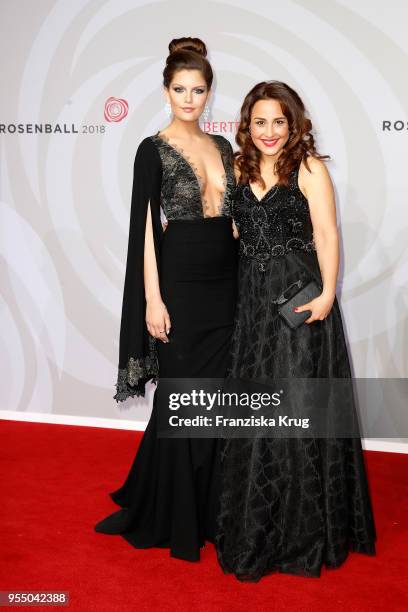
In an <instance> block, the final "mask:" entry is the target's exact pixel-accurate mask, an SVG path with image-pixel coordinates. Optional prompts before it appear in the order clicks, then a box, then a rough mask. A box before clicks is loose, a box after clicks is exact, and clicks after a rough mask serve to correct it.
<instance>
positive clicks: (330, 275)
mask: <svg viewBox="0 0 408 612" xmlns="http://www.w3.org/2000/svg"><path fill="white" fill-rule="evenodd" d="M307 161H308V165H309V167H310V170H311V172H309V171H308V170H307V168H306V167H305V166H304V164H303V163H302V165H301V170H300V172H299V187H300V188H301V190H302V191H303V192H304V195H305V196H306V197H307V200H308V202H309V210H310V217H311V221H312V225H313V237H314V242H315V245H316V252H317V258H318V261H319V267H320V272H321V275H322V281H323V291H322V293H321V295H320V296H319V297H318V298H315V299H314V300H312V301H311V302H309V303H308V304H303V305H302V306H299V307H298V308H297V309H296V312H302V310H311V311H312V314H311V316H310V317H309V318H308V319H306V321H305V322H306V323H311V322H312V321H316V320H323V319H325V318H326V317H327V315H328V314H329V312H330V310H331V308H332V305H333V302H334V298H335V296H336V284H337V275H338V270H339V237H338V231H337V222H336V204H335V196H334V189H333V184H332V181H331V178H330V175H329V172H328V170H327V168H326V165H325V164H324V162H323V161H321V160H320V159H317V158H315V157H309V158H308V160H307Z"/></svg>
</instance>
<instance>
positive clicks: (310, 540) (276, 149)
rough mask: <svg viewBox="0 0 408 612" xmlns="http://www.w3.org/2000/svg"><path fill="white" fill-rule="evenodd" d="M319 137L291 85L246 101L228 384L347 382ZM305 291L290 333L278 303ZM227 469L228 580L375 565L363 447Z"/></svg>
mask: <svg viewBox="0 0 408 612" xmlns="http://www.w3.org/2000/svg"><path fill="white" fill-rule="evenodd" d="M311 129H312V124H311V122H310V120H309V119H307V118H306V116H305V109H304V106H303V103H302V101H301V99H300V98H299V96H298V95H297V94H296V92H295V91H293V90H292V89H291V88H290V87H288V86H287V85H285V84H284V83H280V82H276V81H272V82H267V83H260V84H258V85H256V86H255V87H254V88H253V89H252V90H251V91H250V92H249V94H248V95H247V97H246V98H245V101H244V103H243V106H242V109H241V121H240V126H239V130H238V135H237V142H238V144H239V146H240V151H239V152H238V153H237V154H236V156H237V157H236V165H235V170H236V178H237V179H238V182H239V184H238V187H237V190H236V194H235V197H234V203H233V217H234V222H235V224H236V227H237V228H238V231H239V235H240V258H239V280H238V291H239V293H238V301H237V314H236V321H235V329H234V334H233V340H232V351H231V363H230V365H229V368H228V375H229V377H232V378H236V379H241V380H245V379H247V380H248V379H249V380H255V379H258V380H265V379H267V380H273V379H279V378H290V377H297V378H307V377H316V378H327V377H329V378H344V377H345V378H349V377H351V371H350V364H349V358H348V354H347V347H346V343H345V338H344V332H343V326H342V319H341V314H340V310H339V304H338V302H337V298H336V295H335V291H336V278H337V272H338V236H337V226H336V213H335V203H334V195H333V188H332V183H331V180H330V177H329V175H328V172H327V170H326V167H325V164H324V163H323V161H321V160H322V159H323V156H321V155H319V154H318V153H317V152H316V149H315V145H314V139H313V136H312V134H311V133H310V132H311ZM309 169H310V171H309ZM299 279H302V280H303V281H309V280H312V279H314V280H315V281H316V282H317V283H318V284H319V285H320V286H321V287H323V290H322V292H321V295H320V296H318V297H317V298H316V299H314V300H312V301H310V302H308V303H307V304H303V306H302V307H301V308H299V311H300V312H302V311H304V310H309V311H310V315H309V317H308V319H307V320H306V321H305V323H303V324H301V325H300V327H298V328H297V329H295V330H293V329H291V328H290V327H289V326H288V325H287V324H286V323H285V322H284V320H283V319H282V318H281V317H280V316H279V315H278V311H277V308H278V306H277V304H275V303H274V301H275V300H276V298H278V296H280V295H281V294H282V292H283V291H284V290H285V289H286V288H287V287H289V286H290V285H291V284H292V283H294V282H296V281H298V280H299ZM336 406H337V408H338V410H342V408H343V405H342V404H341V403H340V404H339V405H336ZM337 408H336V410H337ZM222 458H223V460H222V494H221V501H220V512H219V516H218V521H217V536H216V547H217V553H218V559H219V562H220V564H221V566H222V568H223V570H224V571H225V572H227V573H230V572H231V573H234V574H235V576H236V577H237V578H238V579H239V580H242V581H257V580H259V579H260V578H261V577H262V576H264V575H265V574H268V573H271V572H285V573H291V574H298V575H303V576H319V575H320V572H321V567H322V565H323V564H325V565H326V567H328V568H336V567H338V566H339V565H341V564H342V563H343V562H344V560H345V559H346V557H347V555H348V553H349V550H353V551H356V552H360V553H365V554H368V555H374V554H375V539H376V532H375V526H374V520H373V514H372V507H371V501H370V496H369V491H368V485H367V480H366V473H365V468H364V463H363V454H362V447H361V440H360V438H355V437H354V438H351V437H350V438H341V439H340V438H329V439H327V438H326V439H324V438H314V439H311V438H308V439H306V438H300V439H299V438H298V439H296V438H289V437H287V438H257V439H242V438H240V439H226V440H225V444H224V447H223V449H222Z"/></svg>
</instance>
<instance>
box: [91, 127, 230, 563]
mask: <svg viewBox="0 0 408 612" xmlns="http://www.w3.org/2000/svg"><path fill="white" fill-rule="evenodd" d="M211 138H212V139H213V142H214V145H215V146H216V147H217V149H218V151H219V153H220V156H221V159H222V162H223V167H224V175H223V179H224V187H225V191H224V194H223V198H222V200H221V201H220V206H219V211H218V215H217V216H215V217H209V216H207V214H208V210H207V209H206V206H205V200H204V198H203V197H202V195H203V194H202V192H201V190H202V183H201V179H200V177H199V175H198V174H197V171H196V169H195V167H194V166H193V165H192V164H191V163H190V162H189V160H188V158H186V157H185V155H184V154H183V151H182V150H181V149H179V148H176V147H175V146H174V145H172V144H170V142H169V141H168V140H167V138H165V137H164V136H162V135H160V134H159V133H157V134H155V135H154V136H150V137H148V138H146V139H144V141H142V143H141V145H140V146H139V149H138V153H137V155H136V160H135V174H134V183H133V195H132V211H131V221H130V234H129V247H128V262H127V272H126V280H125V290H124V299H123V309H122V323H121V342H120V359H119V376H118V383H117V394H116V396H115V397H116V399H117V400H118V401H121V400H124V399H126V398H127V397H128V396H133V395H140V394H143V393H144V385H145V382H146V381H147V380H149V379H156V378H158V382H157V384H158V386H160V377H162V378H172V377H176V378H200V377H204V378H206V377H223V376H224V375H225V371H226V366H227V360H228V354H229V347H230V342H231V335H232V330H233V319H234V311H235V302H236V274H237V241H236V240H234V238H233V235H232V221H231V195H232V192H233V189H234V186H235V185H234V181H235V179H234V174H233V168H232V148H231V145H230V143H229V142H228V140H226V139H225V138H224V137H222V136H215V135H214V136H211ZM149 202H150V207H151V212H152V221H153V233H154V239H155V247H156V259H157V262H158V270H159V278H160V289H161V296H162V299H163V302H164V303H165V305H166V307H167V309H168V312H169V315H170V318H171V326H172V327H171V333H170V335H169V338H170V342H169V343H168V344H164V343H162V342H159V341H153V340H152V338H151V337H150V336H149V335H148V334H147V330H146V327H145V321H144V312H145V302H144V287H143V244H144V242H143V238H144V227H145V220H146V210H147V205H148V203H149ZM160 207H161V209H162V211H163V212H164V214H165V216H166V218H167V221H168V226H167V229H166V231H165V232H164V233H163V231H162V225H161V222H160ZM135 262H136V263H135ZM135 278H137V279H138V280H137V286H136V288H135V286H134V283H135V281H134V279H135ZM135 312H136V313H137V316H136V315H135ZM132 339H133V340H132ZM157 429H158V402H157V390H156V392H155V395H154V400H153V409H152V414H151V417H150V420H149V423H148V426H147V428H146V431H145V433H144V435H143V438H142V440H141V443H140V446H139V449H138V452H137V454H136V457H135V459H134V461H133V464H132V465H131V467H130V470H129V473H128V476H127V478H126V480H125V482H124V483H123V485H122V486H121V487H120V488H119V489H117V490H115V491H113V492H112V493H110V496H111V498H112V499H113V501H114V502H115V503H116V504H118V505H119V506H120V507H121V508H120V509H119V510H117V511H116V512H114V513H113V514H111V515H109V516H108V517H106V518H105V519H103V520H102V521H100V522H99V523H98V524H97V525H96V527H95V529H96V531H98V532H102V533H105V534H120V535H122V536H123V537H124V538H125V539H126V540H127V541H128V542H129V543H130V544H132V545H133V546H135V547H137V548H147V547H151V546H158V547H168V548H169V549H170V554H171V556H173V557H178V558H181V559H184V560H187V561H196V560H198V559H199V558H200V547H202V546H203V545H204V543H205V540H209V541H213V540H214V534H215V519H216V514H217V505H218V500H219V462H220V443H221V441H220V440H219V439H208V438H206V439H203V438H194V439H186V438H173V439H170V438H158V437H157Z"/></svg>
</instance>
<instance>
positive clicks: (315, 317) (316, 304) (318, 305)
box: [294, 293, 335, 323]
mask: <svg viewBox="0 0 408 612" xmlns="http://www.w3.org/2000/svg"><path fill="white" fill-rule="evenodd" d="M334 298H335V295H326V294H325V293H321V294H320V295H319V297H317V298H314V300H311V301H310V302H307V304H302V305H301V306H298V307H297V308H294V311H295V312H303V311H304V310H311V311H312V313H311V315H310V317H309V318H308V319H306V321H305V323H313V321H323V319H325V318H326V317H327V315H328V314H329V312H330V311H331V309H332V306H333V302H334Z"/></svg>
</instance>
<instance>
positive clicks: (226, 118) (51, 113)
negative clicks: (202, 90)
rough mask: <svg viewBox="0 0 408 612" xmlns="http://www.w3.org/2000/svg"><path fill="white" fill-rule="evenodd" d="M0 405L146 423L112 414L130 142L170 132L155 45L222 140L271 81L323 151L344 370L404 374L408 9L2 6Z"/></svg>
mask: <svg viewBox="0 0 408 612" xmlns="http://www.w3.org/2000/svg"><path fill="white" fill-rule="evenodd" d="M0 10H1V19H0V23H1V25H0V28H1V37H0V45H1V59H0V62H1V85H2V87H1V91H2V94H1V96H0V139H1V146H0V178H1V193H0V200H1V201H0V236H1V241H0V254H1V257H0V266H1V271H0V275H1V297H0V299H1V318H0V326H1V327H0V342H1V389H0V409H2V410H15V411H21V412H36V413H56V414H60V415H72V416H78V417H83V416H85V417H105V418H111V419H115V418H116V419H141V420H143V419H145V418H147V417H148V415H149V413H150V409H151V397H152V387H151V386H150V388H149V393H148V394H147V396H146V398H145V399H144V400H143V399H137V400H136V399H135V400H133V401H127V402H126V403H125V404H116V402H115V401H114V400H113V398H112V396H113V394H114V392H115V388H114V384H115V381H116V371H117V357H118V339H119V324H120V310H121V302H122V289H123V281H124V271H125V260H126V249H127V233H128V222H129V207H130V194H131V186H132V169H133V160H134V155H135V151H136V148H137V145H138V143H139V142H140V140H141V139H142V138H144V137H145V136H148V135H151V134H153V133H155V132H156V131H157V130H158V129H162V128H163V127H164V126H165V125H166V124H167V122H168V119H167V116H166V113H165V99H164V96H163V91H162V70H163V67H164V61H165V58H166V56H167V52H168V43H169V41H170V40H171V39H172V38H175V37H180V36H198V37H200V38H202V39H203V40H204V41H205V43H206V44H207V46H208V48H209V59H210V61H211V63H212V65H213V68H214V71H215V74H216V78H215V83H214V88H213V89H214V95H213V99H212V102H211V115H210V117H209V121H208V123H206V124H205V125H203V126H202V127H203V129H205V130H207V131H212V132H214V133H219V134H220V133H221V134H223V135H224V136H226V137H227V138H229V140H230V141H231V143H232V144H233V146H234V147H236V144H235V130H236V120H237V118H238V114H239V108H240V105H241V103H242V100H243V98H244V96H245V94H246V93H247V92H248V91H249V89H250V88H251V87H252V86H253V85H254V84H255V83H257V82H259V81H262V80H268V79H277V80H282V81H285V82H286V83H288V84H289V85H291V86H292V87H293V88H295V89H296V90H297V91H298V92H299V93H300V95H301V96H302V98H303V100H304V102H305V104H306V106H307V108H308V110H309V112H310V115H311V117H312V120H313V123H314V128H315V135H316V138H317V142H318V147H319V150H320V151H321V152H323V153H328V154H330V155H331V156H332V161H330V162H328V168H329V171H330V173H331V176H332V178H333V181H334V183H335V188H336V196H337V208H338V219H339V226H340V233H341V251H342V253H341V270H340V275H339V283H338V297H339V299H340V300H341V307H342V312H343V316H344V322H345V328H346V334H347V339H348V343H349V347H350V352H351V357H352V361H353V368H354V374H355V375H356V376H359V377H384V378H388V377H404V376H407V363H408V342H407V338H408V335H407V329H408V327H407V303H408V289H407V276H408V272H407V261H408V256H407V254H408V251H407V235H406V228H407V223H408V201H407V185H408V171H407V141H408V131H407V130H408V112H407V106H408V88H407V83H406V72H407V51H408V38H407V36H406V24H407V21H408V5H406V4H405V3H404V2H399V1H397V0H390V1H389V2H387V3H385V4H384V2H383V1H382V0H372V1H371V2H365V1H362V0H336V1H335V0H329V1H327V0H285V2H278V1H275V0H270V1H268V2H267V1H266V0H265V1H260V0H251V2H248V0H245V1H241V0H227V1H225V0H223V1H218V2H212V1H205V2H191V1H184V0H175V1H173V0H171V1H156V0H150V1H146V0H69V1H67V0H59V1H55V0H36V2H32V1H31V0H19V1H18V2H12V1H11V0H9V1H7V0H2V2H1V9H0Z"/></svg>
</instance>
